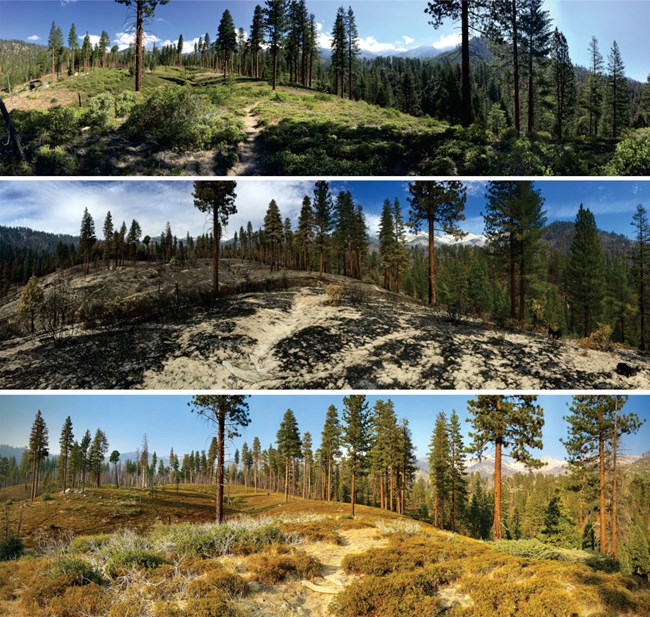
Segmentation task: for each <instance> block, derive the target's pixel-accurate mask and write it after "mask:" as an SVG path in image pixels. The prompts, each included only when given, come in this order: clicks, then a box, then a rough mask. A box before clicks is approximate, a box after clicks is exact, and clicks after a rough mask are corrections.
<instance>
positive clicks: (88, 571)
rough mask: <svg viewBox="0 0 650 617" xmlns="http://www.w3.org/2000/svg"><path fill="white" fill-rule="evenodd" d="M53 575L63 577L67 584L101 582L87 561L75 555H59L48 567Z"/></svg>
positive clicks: (100, 578)
mask: <svg viewBox="0 0 650 617" xmlns="http://www.w3.org/2000/svg"><path fill="white" fill-rule="evenodd" d="M50 574H51V575H52V576H54V577H64V578H65V579H66V581H67V585H87V584H88V583H97V584H101V583H102V577H101V576H100V575H99V573H98V572H96V571H95V569H94V568H93V567H92V565H90V564H89V563H88V562H87V561H84V560H83V559H79V558H77V557H60V558H59V559H57V560H56V561H55V562H54V563H53V564H52V565H51V567H50Z"/></svg>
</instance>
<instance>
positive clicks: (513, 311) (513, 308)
mask: <svg viewBox="0 0 650 617" xmlns="http://www.w3.org/2000/svg"><path fill="white" fill-rule="evenodd" d="M515 254H516V251H515V241H514V239H513V238H512V237H511V238H510V319H512V320H513V321H514V320H515V319H516V317H517V285H516V264H515Z"/></svg>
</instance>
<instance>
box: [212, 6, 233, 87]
mask: <svg viewBox="0 0 650 617" xmlns="http://www.w3.org/2000/svg"><path fill="white" fill-rule="evenodd" d="M217 49H219V50H221V52H222V53H223V78H224V79H225V78H226V77H227V75H228V66H229V63H230V66H231V72H232V57H233V54H234V53H235V50H236V49H237V32H236V30H235V23H234V22H233V20H232V15H231V14H230V11H229V10H228V9H226V10H225V11H224V12H223V15H222V16H221V21H220V22H219V28H218V30H217Z"/></svg>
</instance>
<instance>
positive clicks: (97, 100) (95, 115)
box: [86, 92, 115, 129]
mask: <svg viewBox="0 0 650 617" xmlns="http://www.w3.org/2000/svg"><path fill="white" fill-rule="evenodd" d="M114 117H115V99H114V98H113V95H112V94H111V93H110V92H101V93H100V94H97V95H96V96H93V97H92V98H91V99H90V101H89V103H88V114H87V115H86V120H87V122H88V124H90V125H91V126H94V127H95V128H99V129H103V128H105V127H106V126H108V124H109V122H110V121H111V120H112V119H113V118H114Z"/></svg>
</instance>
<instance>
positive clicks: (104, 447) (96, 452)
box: [88, 429, 108, 488]
mask: <svg viewBox="0 0 650 617" xmlns="http://www.w3.org/2000/svg"><path fill="white" fill-rule="evenodd" d="M107 452H108V439H106V434H105V433H104V431H102V430H101V429H97V431H95V436H94V438H93V441H92V443H91V444H90V449H89V450H88V469H89V470H90V471H91V473H93V474H94V476H95V487H96V488H99V486H100V484H101V473H102V465H103V463H104V458H105V456H106V453H107Z"/></svg>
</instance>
